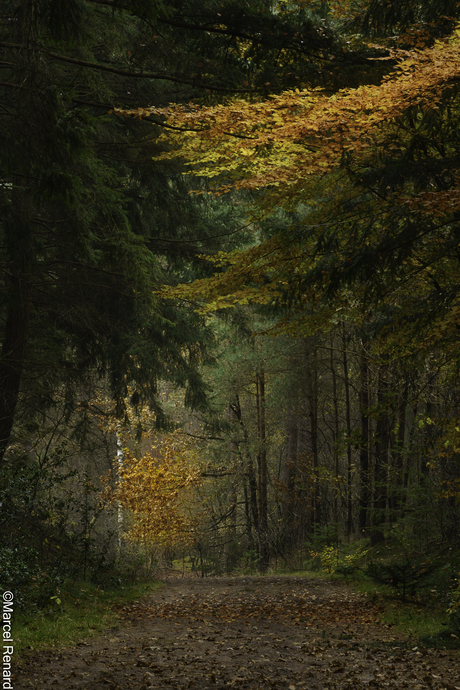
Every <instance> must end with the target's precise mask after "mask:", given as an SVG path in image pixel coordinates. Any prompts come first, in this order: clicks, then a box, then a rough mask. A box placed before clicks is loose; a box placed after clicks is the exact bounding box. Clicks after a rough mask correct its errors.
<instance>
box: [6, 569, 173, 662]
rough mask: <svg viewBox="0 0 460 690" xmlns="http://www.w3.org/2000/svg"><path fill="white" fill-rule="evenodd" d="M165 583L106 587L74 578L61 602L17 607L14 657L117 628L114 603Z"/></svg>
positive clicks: (73, 642)
mask: <svg viewBox="0 0 460 690" xmlns="http://www.w3.org/2000/svg"><path fill="white" fill-rule="evenodd" d="M161 587H162V583H160V582H147V583H138V584H135V585H127V586H125V587H121V586H120V587H116V588H103V587H100V586H96V585H93V584H91V583H88V582H74V583H72V585H69V586H67V587H66V588H65V589H63V590H62V592H61V594H60V603H59V604H56V603H53V606H52V607H50V609H49V610H45V611H41V610H38V611H36V612H34V614H33V615H31V614H30V611H29V612H28V611H22V610H16V611H15V615H14V620H13V634H14V658H15V661H16V662H17V661H18V659H19V661H20V658H21V656H23V655H24V653H26V652H28V651H31V650H43V649H50V648H59V647H69V646H72V645H75V644H77V643H78V642H83V641H85V640H87V639H88V638H91V637H95V636H97V635H98V634H99V633H100V632H101V631H102V630H105V629H107V628H112V629H114V628H117V627H118V625H119V615H118V613H117V612H116V611H114V609H113V606H114V604H121V603H130V602H133V601H136V600H138V599H140V598H142V597H145V596H147V595H148V594H150V593H151V592H153V591H155V590H156V589H159V588H161Z"/></svg>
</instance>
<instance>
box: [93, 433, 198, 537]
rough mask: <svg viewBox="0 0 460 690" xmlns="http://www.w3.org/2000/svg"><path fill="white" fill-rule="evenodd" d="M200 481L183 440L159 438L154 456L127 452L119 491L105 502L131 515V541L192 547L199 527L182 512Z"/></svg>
mask: <svg viewBox="0 0 460 690" xmlns="http://www.w3.org/2000/svg"><path fill="white" fill-rule="evenodd" d="M199 476H200V472H199V465H198V460H197V458H196V456H195V455H194V453H193V451H191V450H190V448H188V447H187V444H186V442H185V441H184V439H183V438H181V437H180V436H179V434H168V435H166V436H163V437H157V439H156V440H155V441H154V442H153V443H152V447H151V450H150V452H144V453H142V455H141V456H140V457H139V458H137V457H136V456H135V455H134V454H133V453H131V452H130V451H125V456H124V460H123V465H122V467H121V469H120V472H119V479H118V482H117V484H116V487H115V489H113V490H109V491H108V492H107V493H106V497H107V498H108V499H109V500H110V501H112V502H115V501H116V502H118V503H119V504H120V505H121V507H122V508H123V509H124V510H126V509H127V510H129V511H130V512H131V514H132V516H133V524H132V526H131V527H130V529H129V531H128V532H127V535H126V536H127V537H128V539H129V540H132V541H141V542H144V543H145V542H154V543H160V544H162V545H164V546H167V545H172V544H177V543H193V541H194V540H195V533H194V527H195V526H196V524H197V521H196V518H194V517H191V516H189V515H187V514H186V513H185V510H184V507H183V506H184V502H186V498H187V494H188V493H190V490H191V489H192V488H193V487H195V486H197V485H198V484H199V482H200V478H199Z"/></svg>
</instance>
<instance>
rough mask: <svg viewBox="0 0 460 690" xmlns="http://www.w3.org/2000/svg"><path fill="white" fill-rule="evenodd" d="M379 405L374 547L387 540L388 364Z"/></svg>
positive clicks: (384, 366)
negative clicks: (385, 527) (385, 530)
mask: <svg viewBox="0 0 460 690" xmlns="http://www.w3.org/2000/svg"><path fill="white" fill-rule="evenodd" d="M377 405H378V410H377V424H376V439H375V467H374V514H373V520H372V533H371V544H372V546H374V545H375V544H378V543H380V542H382V541H383V540H384V538H385V535H384V526H385V510H386V500H387V477H388V472H387V471H388V450H389V445H390V419H389V409H388V408H389V402H388V364H381V365H380V367H379V382H378V391H377Z"/></svg>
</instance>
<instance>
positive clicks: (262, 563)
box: [256, 368, 270, 573]
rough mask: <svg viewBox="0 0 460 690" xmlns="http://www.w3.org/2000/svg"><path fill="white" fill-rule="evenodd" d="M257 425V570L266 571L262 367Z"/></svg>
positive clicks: (263, 384)
mask: <svg viewBox="0 0 460 690" xmlns="http://www.w3.org/2000/svg"><path fill="white" fill-rule="evenodd" d="M256 391H257V395H256V398H257V427H258V436H259V452H258V456H257V457H258V480H259V481H258V484H259V570H260V572H261V573H264V572H266V571H267V569H268V566H269V560H270V553H269V544H268V503H267V447H266V438H265V373H264V370H263V368H260V369H259V372H258V373H257V375H256Z"/></svg>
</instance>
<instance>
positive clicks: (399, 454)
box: [390, 381, 409, 519]
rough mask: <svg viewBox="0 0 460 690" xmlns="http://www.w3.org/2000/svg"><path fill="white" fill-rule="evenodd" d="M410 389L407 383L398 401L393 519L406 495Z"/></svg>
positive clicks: (392, 499)
mask: <svg viewBox="0 0 460 690" xmlns="http://www.w3.org/2000/svg"><path fill="white" fill-rule="evenodd" d="M408 394H409V388H408V384H407V381H406V382H405V385H404V390H403V392H402V394H401V395H400V397H399V401H398V416H397V420H398V426H397V431H396V434H395V439H394V453H393V456H394V472H393V474H394V476H393V490H392V492H391V497H390V510H391V513H392V514H393V519H397V516H398V514H399V513H400V511H401V506H402V503H403V494H404V451H405V439H406V407H407V398H408Z"/></svg>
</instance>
